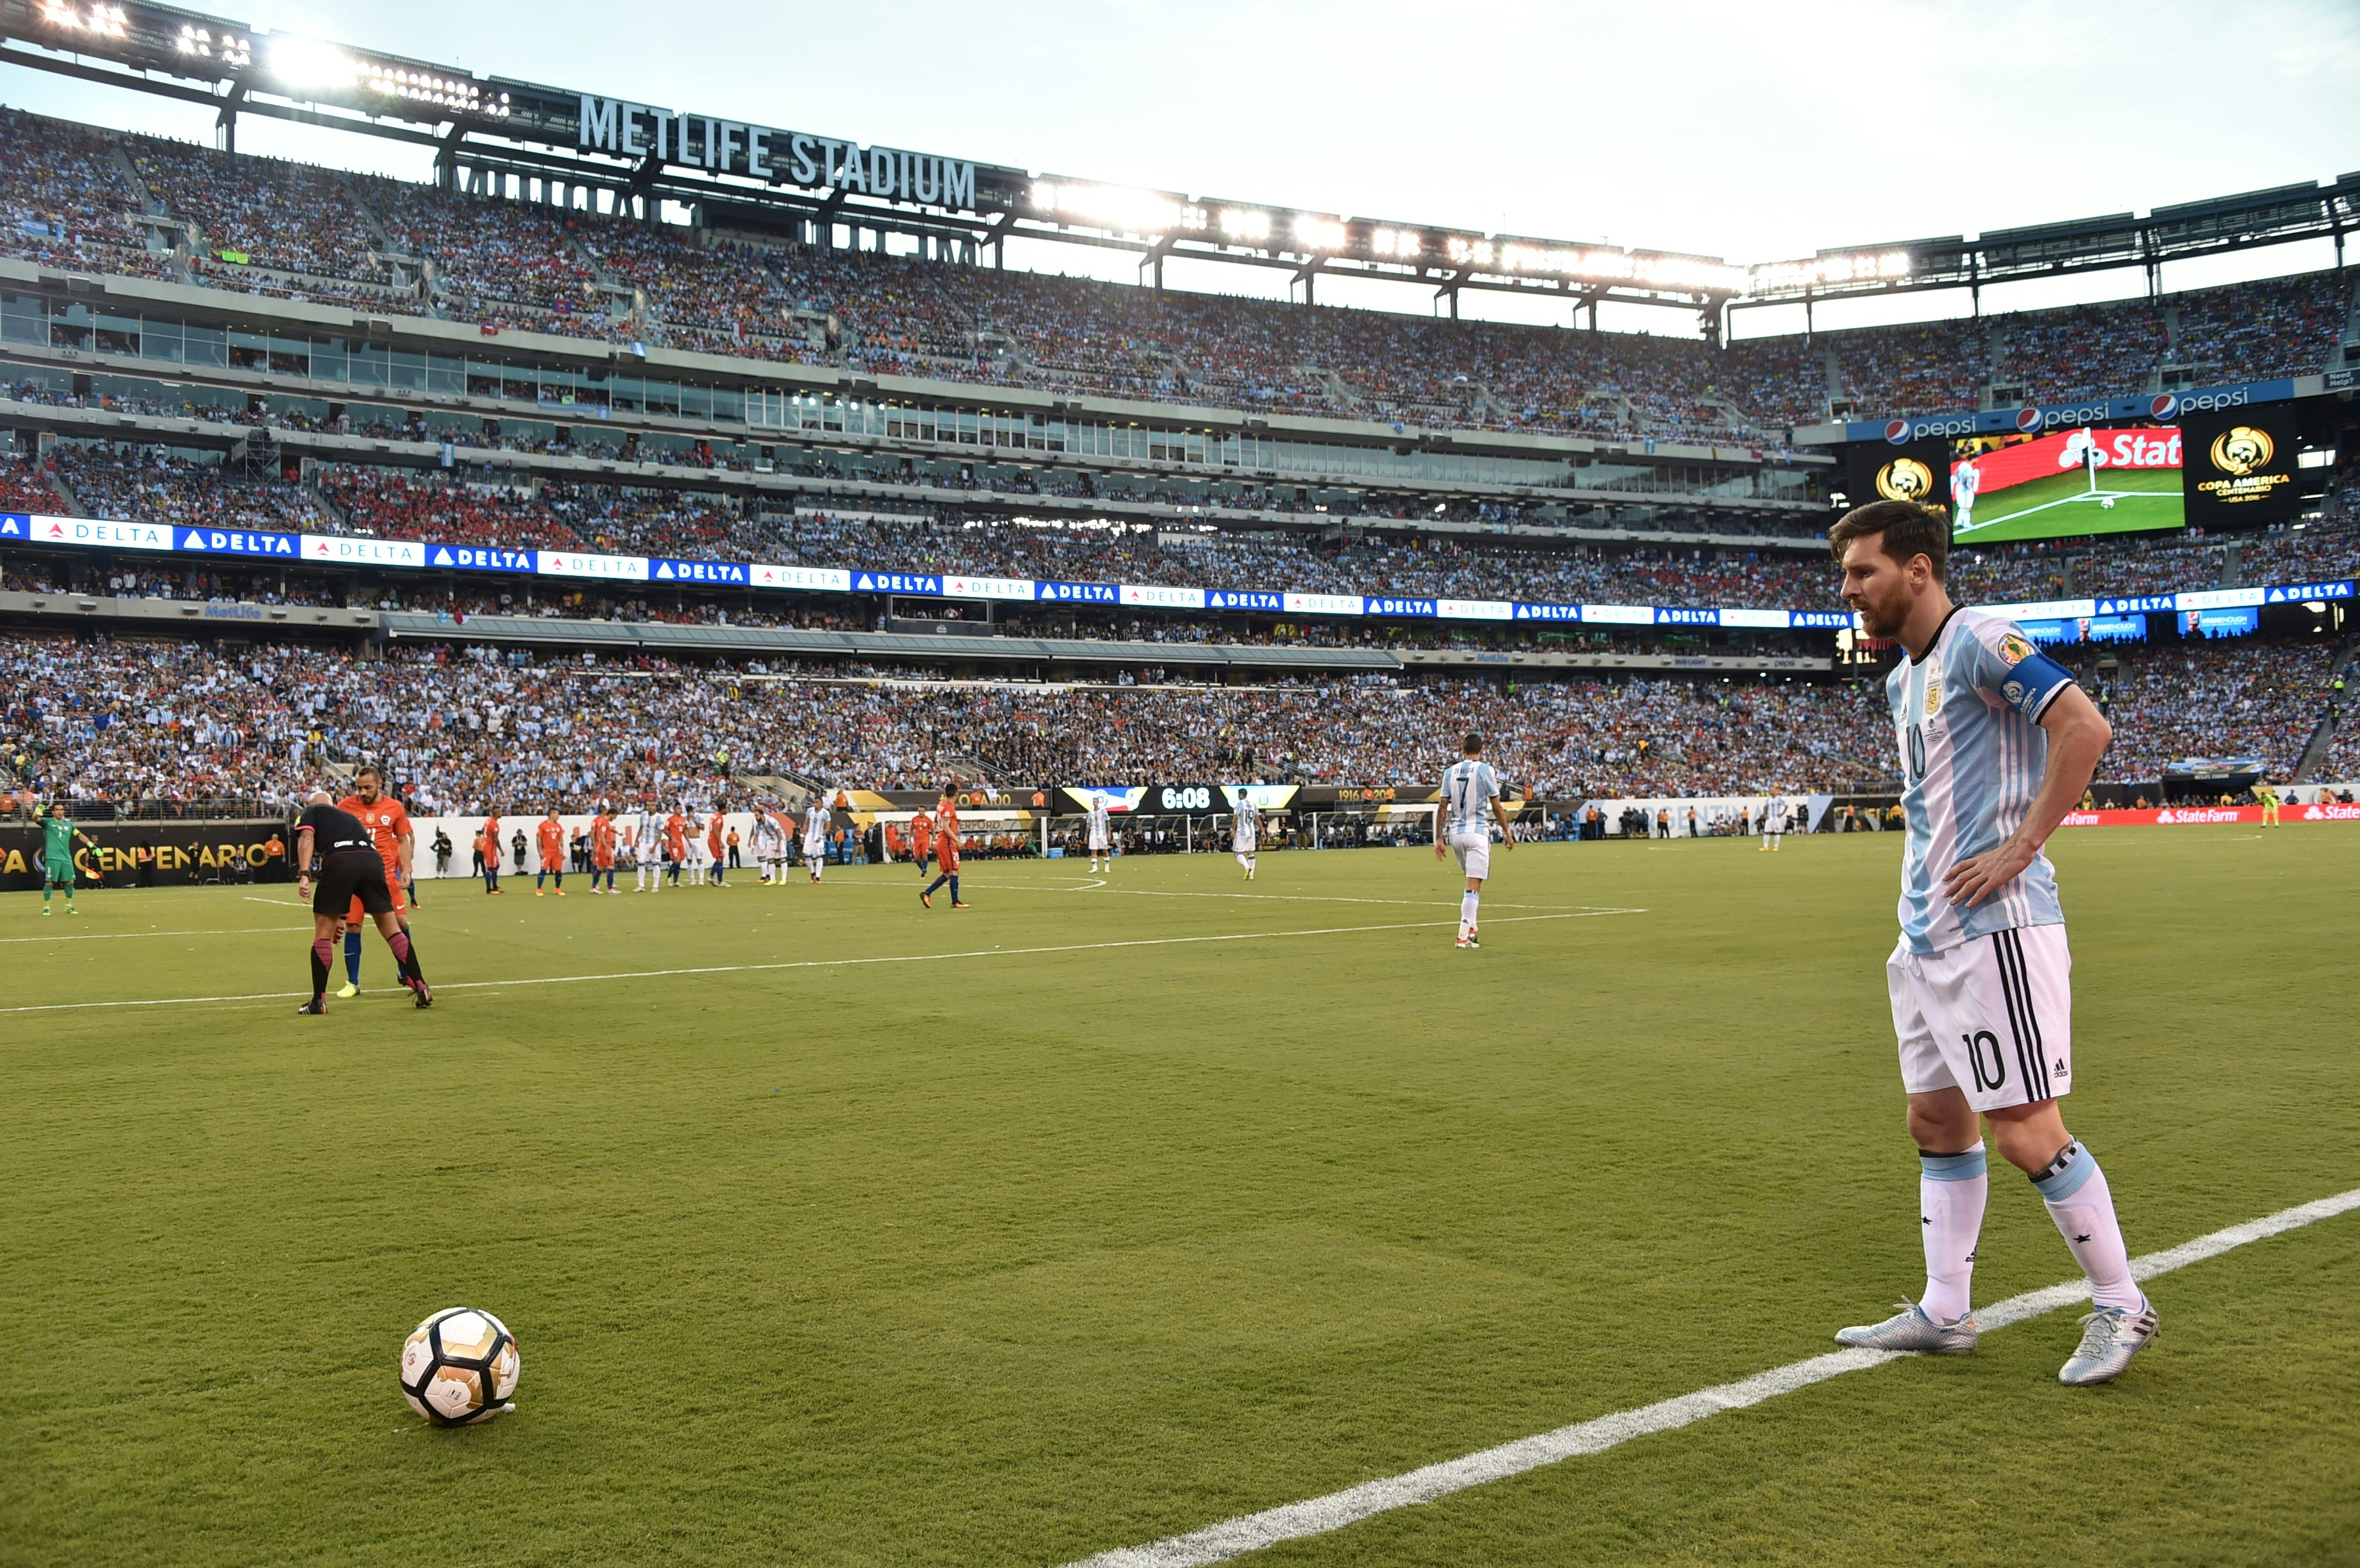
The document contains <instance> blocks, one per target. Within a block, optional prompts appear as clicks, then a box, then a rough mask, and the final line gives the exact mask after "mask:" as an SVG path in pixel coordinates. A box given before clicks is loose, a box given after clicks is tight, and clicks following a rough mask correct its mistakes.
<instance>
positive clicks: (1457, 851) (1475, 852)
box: [1443, 828, 1491, 879]
mask: <svg viewBox="0 0 2360 1568" xmlns="http://www.w3.org/2000/svg"><path fill="white" fill-rule="evenodd" d="M1443 842H1444V843H1445V844H1448V845H1449V846H1450V853H1451V854H1453V855H1457V856H1458V857H1459V869H1460V870H1461V871H1463V872H1465V873H1466V874H1467V875H1468V876H1470V877H1476V878H1479V879H1480V878H1482V877H1489V876H1491V833H1488V832H1486V831H1484V830H1482V829H1480V828H1479V829H1477V830H1476V831H1475V832H1473V833H1452V834H1450V835H1449V836H1448V838H1446V839H1444V840H1443Z"/></svg>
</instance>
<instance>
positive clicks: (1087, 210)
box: [1032, 180, 1212, 234]
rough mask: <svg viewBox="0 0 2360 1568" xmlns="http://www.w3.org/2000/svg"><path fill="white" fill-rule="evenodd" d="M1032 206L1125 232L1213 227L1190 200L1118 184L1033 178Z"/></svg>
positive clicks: (1202, 212) (1138, 232)
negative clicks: (1079, 182)
mask: <svg viewBox="0 0 2360 1568" xmlns="http://www.w3.org/2000/svg"><path fill="white" fill-rule="evenodd" d="M1032 206H1033V208H1034V210H1036V211H1038V212H1048V213H1052V214H1054V215H1056V216H1059V217H1061V218H1074V219H1078V220H1080V221H1081V222H1083V223H1089V224H1091V225H1093V226H1094V227H1098V228H1109V229H1119V230H1120V231H1122V232H1124V233H1126V234H1171V233H1173V232H1174V231H1175V230H1186V231H1190V232H1196V231H1201V230H1204V229H1207V228H1210V227H1211V226H1212V220H1211V219H1210V217H1209V216H1208V215H1207V213H1206V212H1205V209H1204V208H1202V207H1199V206H1197V205H1196V204H1195V203H1193V202H1189V201H1179V200H1176V199H1175V198H1173V197H1170V196H1165V195H1162V194H1159V193H1158V192H1156V191H1134V190H1131V189H1130V188H1129V187H1126V186H1120V185H1083V184H1075V183H1073V182H1070V181H1063V180H1034V181H1033V182H1032Z"/></svg>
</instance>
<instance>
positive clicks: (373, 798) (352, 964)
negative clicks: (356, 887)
mask: <svg viewBox="0 0 2360 1568" xmlns="http://www.w3.org/2000/svg"><path fill="white" fill-rule="evenodd" d="M336 810H338V811H347V812H350V813H351V814H352V815H353V816H355V817H356V818H358V819H359V820H360V823H361V825H362V826H363V827H365V828H366V829H368V833H369V840H370V842H371V843H373V844H376V845H377V857H378V858H379V859H381V860H383V861H384V862H385V885H386V891H387V893H388V895H389V896H390V897H391V898H392V899H393V918H394V920H395V921H396V922H397V923H398V924H399V926H400V927H401V929H402V931H404V932H407V931H409V930H410V907H409V890H408V889H407V888H406V887H404V886H403V882H404V877H403V876H402V873H403V872H404V870H406V869H407V868H408V866H409V865H410V855H411V851H412V846H413V844H414V843H415V840H414V838H413V836H412V834H411V833H410V811H409V809H408V808H407V807H405V806H403V805H402V803H401V802H400V801H399V800H395V799H394V798H393V797H392V796H390V795H388V794H387V793H386V792H385V775H384V774H383V773H382V772H380V771H378V769H377V768H375V767H373V766H372V767H366V768H362V769H361V770H360V772H358V773H357V774H355V775H354V777H353V792H352V793H351V794H350V795H348V796H346V797H345V798H344V799H343V800H339V801H337V802H336ZM367 919H368V912H367V911H366V909H363V908H362V907H361V901H360V899H359V898H354V899H353V904H352V908H351V909H347V910H346V911H345V912H344V989H343V990H341V991H339V992H337V993H336V995H337V996H342V997H345V998H347V999H349V998H351V997H354V996H359V995H360V994H361V925H362V922H363V921H365V920H367Z"/></svg>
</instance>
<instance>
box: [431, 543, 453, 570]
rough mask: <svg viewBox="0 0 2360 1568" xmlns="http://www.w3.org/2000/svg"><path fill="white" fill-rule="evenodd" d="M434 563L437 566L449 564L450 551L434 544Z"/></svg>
mask: <svg viewBox="0 0 2360 1568" xmlns="http://www.w3.org/2000/svg"><path fill="white" fill-rule="evenodd" d="M434 564H435V565H437V566H448V565H450V564H451V552H450V551H449V550H445V549H443V547H442V546H441V545H436V546H435V547H434Z"/></svg>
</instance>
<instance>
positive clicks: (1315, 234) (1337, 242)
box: [1295, 212, 1349, 250]
mask: <svg viewBox="0 0 2360 1568" xmlns="http://www.w3.org/2000/svg"><path fill="white" fill-rule="evenodd" d="M1295 238H1296V239H1297V240H1298V241H1300V242H1301V243H1302V244H1303V245H1305V246H1306V248H1308V249H1311V250H1342V249H1343V248H1344V246H1345V245H1347V244H1348V243H1349V239H1348V236H1347V235H1346V234H1345V232H1344V225H1343V224H1342V223H1338V222H1337V221H1336V220H1335V219H1333V218H1323V217H1321V216H1320V215H1319V214H1318V213H1317V212H1297V213H1296V214H1295Z"/></svg>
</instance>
